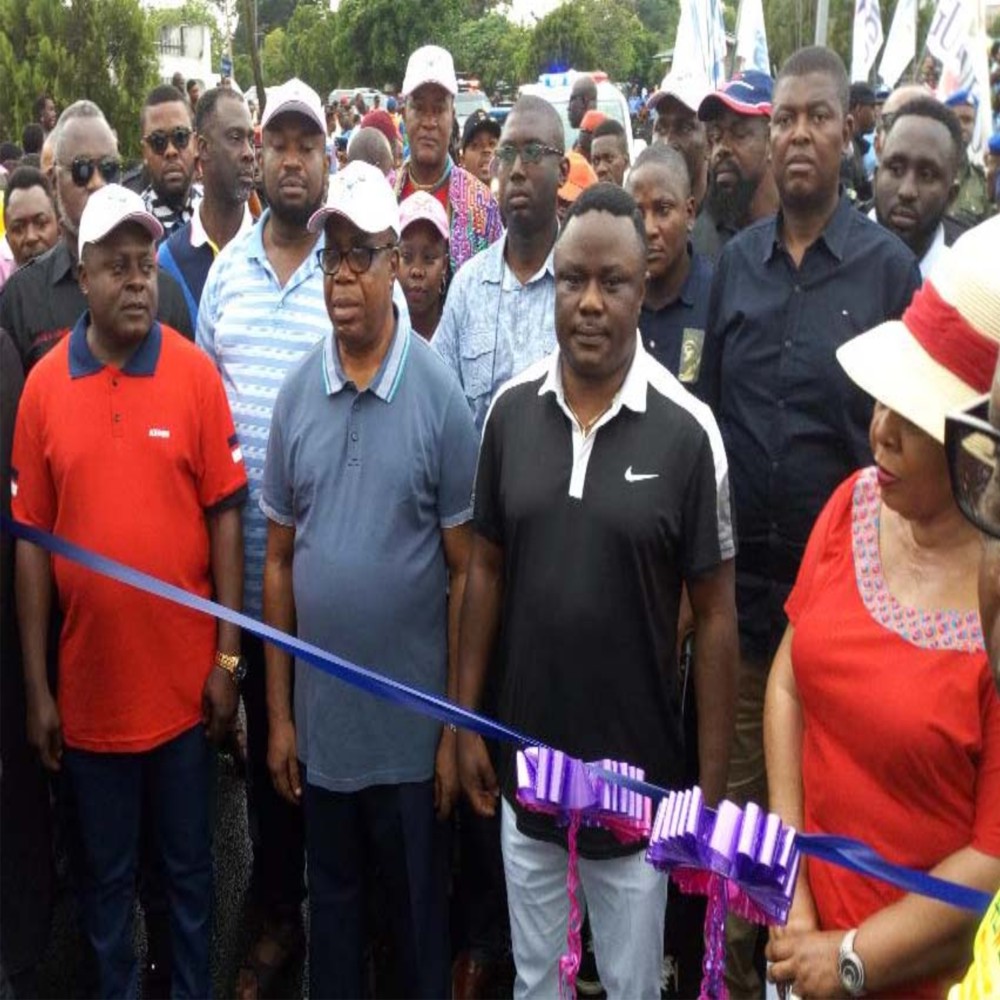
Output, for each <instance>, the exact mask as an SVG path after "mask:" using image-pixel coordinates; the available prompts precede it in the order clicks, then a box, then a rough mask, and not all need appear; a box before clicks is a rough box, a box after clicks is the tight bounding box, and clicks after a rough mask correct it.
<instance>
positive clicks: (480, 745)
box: [458, 729, 500, 816]
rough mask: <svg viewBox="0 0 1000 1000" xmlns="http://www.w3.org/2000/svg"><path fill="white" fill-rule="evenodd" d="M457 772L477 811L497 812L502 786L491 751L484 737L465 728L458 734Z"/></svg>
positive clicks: (484, 814) (489, 814)
mask: <svg viewBox="0 0 1000 1000" xmlns="http://www.w3.org/2000/svg"><path fill="white" fill-rule="evenodd" d="M458 775H459V779H460V780H461V782H462V791H464V792H465V794H466V795H467V796H468V798H469V802H470V803H471V804H472V808H473V809H474V810H475V811H476V813H477V814H478V815H480V816H493V815H495V814H496V811H497V798H498V797H499V795H500V787H499V785H498V784H497V776H496V772H495V771H494V770H493V765H492V763H490V755H489V753H488V752H487V750H486V744H485V743H484V742H483V738H482V737H481V736H479V735H478V734H476V733H470V732H467V731H466V730H464V729H463V730H461V731H460V732H459V734H458Z"/></svg>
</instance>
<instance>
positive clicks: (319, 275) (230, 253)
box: [195, 212, 330, 618]
mask: <svg viewBox="0 0 1000 1000" xmlns="http://www.w3.org/2000/svg"><path fill="white" fill-rule="evenodd" d="M268 215H269V212H265V213H264V215H263V216H262V217H261V219H260V222H259V223H258V224H257V225H256V226H254V227H253V229H251V230H249V232H246V233H244V234H243V235H241V236H237V237H236V239H234V240H233V241H232V242H231V243H229V244H228V245H227V246H226V247H225V248H224V249H223V250H222V252H221V253H220V254H219V256H218V257H217V258H216V260H215V263H214V264H213V265H212V269H211V271H209V274H208V280H207V281H206V282H205V290H204V291H203V292H202V297H201V304H200V307H199V309H198V331H197V335H196V338H195V339H196V342H197V344H198V346H199V347H201V348H203V349H204V350H205V351H206V352H207V353H208V355H209V357H211V358H212V360H213V361H214V362H215V364H216V367H217V368H218V369H219V372H220V373H221V375H222V381H223V384H224V385H225V387H226V395H227V396H228V397H229V407H230V409H231V410H232V413H233V422H234V424H235V425H236V433H237V435H238V436H239V439H240V446H241V447H242V449H243V461H244V464H245V465H246V470H247V479H248V480H249V485H250V500H249V502H248V503H246V504H244V506H243V549H244V565H243V575H244V586H243V607H244V610H245V611H246V613H247V614H249V615H252V616H254V617H256V618H260V616H261V605H262V597H263V588H264V554H265V551H266V548H267V518H265V516H264V514H263V512H262V511H261V509H260V495H261V485H262V483H263V479H264V458H265V456H266V455H267V438H268V434H269V432H270V429H271V415H272V413H273V410H274V401H275V399H276V398H277V395H278V390H279V389H280V388H281V384H282V382H284V380H285V376H286V375H287V374H288V372H289V371H290V370H291V369H292V368H293V367H294V366H295V364H296V363H297V362H298V361H299V360H300V359H301V358H302V357H304V355H305V354H306V352H307V351H308V350H309V349H310V348H311V347H312V346H313V345H314V344H316V343H318V342H319V341H321V340H322V339H323V337H324V336H325V335H326V334H327V333H328V332H329V330H330V317H329V316H328V315H327V311H326V303H325V301H324V299H323V272H322V270H321V269H320V266H319V262H318V261H317V259H316V251H317V250H320V249H322V247H323V246H324V243H325V237H324V234H323V233H322V232H321V233H320V234H319V238H318V239H317V241H316V246H315V248H314V249H313V250H310V251H309V254H308V255H307V257H306V259H305V260H304V261H303V262H302V263H301V264H300V265H299V268H298V270H297V271H296V272H295V273H294V274H293V275H292V276H291V277H290V278H289V279H288V281H287V282H286V284H285V286H284V287H282V286H281V284H280V283H279V282H278V278H277V276H276V275H275V273H274V269H273V268H272V266H271V263H270V261H269V260H268V259H267V253H266V251H265V250H264V242H263V234H264V226H265V224H266V222H267V218H268Z"/></svg>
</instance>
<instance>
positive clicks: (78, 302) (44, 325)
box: [0, 240, 194, 374]
mask: <svg viewBox="0 0 1000 1000" xmlns="http://www.w3.org/2000/svg"><path fill="white" fill-rule="evenodd" d="M158 284H159V289H160V305H159V310H158V312H157V318H158V319H159V320H160V321H161V322H162V323H165V324H166V325H167V326H170V327H173V328H174V329H175V330H177V331H178V333H181V334H183V335H184V336H185V337H187V339H188V340H194V330H192V329H191V314H190V312H189V311H188V307H187V303H186V302H185V301H184V293H183V292H182V291H181V290H180V287H179V286H178V285H177V282H176V281H174V279H173V278H171V277H170V275H169V274H166V273H164V271H163V270H162V269H161V270H160V271H159V282H158ZM86 310H87V300H86V299H85V298H84V295H83V292H81V291H80V285H79V283H78V282H77V280H76V274H75V273H74V272H73V261H72V258H71V257H70V254H69V250H67V249H66V244H65V243H64V242H63V241H62V240H60V241H59V242H58V243H57V244H56V245H55V246H54V247H52V249H51V250H47V251H46V252H45V253H43V254H42V255H41V256H40V257H36V258H35V259H34V260H33V261H31V262H30V263H28V264H26V265H25V266H24V267H22V268H20V269H18V270H17V271H15V272H14V273H13V274H12V275H11V276H10V277H9V278H8V279H7V284H5V285H4V287H3V291H2V292H0V326H2V327H3V328H4V329H6V330H7V332H8V333H10V335H11V337H12V338H13V340H14V344H15V346H16V347H17V351H18V354H20V355H21V361H22V362H23V364H24V371H25V374H27V373H28V372H29V371H30V370H31V368H32V367H34V365H35V364H36V363H37V362H38V360H39V359H40V358H41V357H42V356H43V355H45V354H46V353H47V352H48V351H49V349H50V348H52V347H53V346H55V344H57V343H58V342H59V341H60V340H62V338H63V337H64V336H65V335H66V334H67V333H69V331H70V330H71V329H72V328H73V325H74V324H75V323H76V321H77V320H78V319H79V318H80V316H82V315H83V313H84V312H86Z"/></svg>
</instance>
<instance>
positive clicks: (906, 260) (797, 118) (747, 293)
mask: <svg viewBox="0 0 1000 1000" xmlns="http://www.w3.org/2000/svg"><path fill="white" fill-rule="evenodd" d="M848 94H849V84H848V80H847V72H846V71H845V69H844V65H843V63H842V62H841V60H840V57H839V56H837V55H836V54H835V53H834V52H832V51H831V50H829V49H825V48H818V47H817V48H806V49H801V50H800V51H798V52H796V53H795V54H793V55H792V56H791V57H790V58H789V59H788V61H787V62H786V63H785V65H784V66H783V67H782V70H781V72H780V74H779V76H778V80H777V83H776V85H775V90H774V106H773V110H772V115H771V155H772V162H773V168H774V177H775V182H776V183H777V186H778V195H779V198H780V202H781V205H780V209H779V211H778V213H777V215H775V216H771V217H770V218H768V219H763V220H761V221H759V222H757V223H754V224H753V225H752V226H749V227H748V228H747V229H744V230H743V231H742V232H741V233H739V234H738V235H737V236H735V237H734V238H733V239H732V240H731V241H730V242H729V243H728V244H727V245H726V247H725V249H724V250H723V251H722V254H721V255H720V257H719V261H718V264H717V265H716V271H715V279H714V282H713V285H712V296H711V302H710V304H709V314H708V330H707V337H706V346H705V359H704V361H703V371H702V380H703V382H704V384H705V393H704V396H703V398H705V399H707V400H709V401H710V403H711V405H712V406H713V407H714V408H715V413H716V416H717V417H718V418H719V426H720V428H721V430H722V436H723V439H724V440H725V443H726V453H727V454H728V455H729V458H730V461H731V463H732V475H733V495H734V498H735V501H736V523H737V524H738V525H739V530H740V554H739V558H738V560H737V566H736V602H737V608H738V610H739V624H740V693H739V701H738V703H737V715H736V730H735V735H734V741H733V755H732V765H731V768H730V776H729V786H728V788H727V790H726V797H727V798H729V799H732V800H733V801H735V802H736V803H738V804H740V805H742V804H743V803H744V802H746V801H753V802H757V803H759V804H760V805H762V806H766V804H767V783H766V778H765V774H764V752H763V735H762V727H763V705H764V690H765V687H766V684H767V672H768V666H769V664H770V662H771V657H772V656H773V654H774V651H775V649H776V648H777V644H778V642H779V641H780V639H781V635H782V633H783V632H784V630H785V625H786V619H785V613H784V603H785V599H786V598H787V597H788V594H789V592H790V590H791V587H792V584H793V583H794V582H795V576H796V574H797V572H798V568H799V562H800V560H801V558H802V553H803V551H804V548H805V543H806V540H807V539H808V537H809V532H810V529H811V528H812V525H813V522H814V520H815V519H816V517H817V515H818V514H819V512H820V510H821V509H822V507H823V504H824V503H825V502H826V500H827V498H828V497H829V496H830V494H831V493H832V492H833V489H834V487H836V486H837V484H838V483H840V482H841V480H843V479H844V478H845V477H846V476H847V475H848V474H849V473H850V472H852V471H853V470H854V469H857V468H858V467H859V466H862V465H866V464H868V463H870V462H871V460H872V458H871V450H870V448H869V444H868V424H869V419H870V417H871V407H872V403H871V399H870V398H868V397H866V396H865V395H864V394H863V393H861V392H860V391H858V390H856V389H855V388H854V387H853V385H852V383H851V382H850V380H849V379H848V378H847V376H846V375H845V374H844V373H843V370H842V369H841V368H840V366H839V365H838V364H837V361H836V358H835V356H834V354H835V351H836V349H837V348H838V347H839V346H840V345H841V344H842V343H844V341H846V340H849V339H850V338H851V337H853V336H854V335H855V334H856V333H859V332H860V331H863V330H867V329H870V328H871V327H873V326H877V325H878V324H879V323H881V322H883V320H887V319H891V318H894V317H898V316H900V315H901V314H902V312H903V310H904V309H905V308H906V306H907V304H908V303H909V301H910V297H911V296H912V294H913V292H914V290H915V289H916V288H917V286H918V285H919V284H920V273H919V271H918V269H917V264H916V260H915V259H914V257H913V254H912V253H910V251H909V250H908V249H907V248H906V247H905V246H904V245H903V243H902V242H901V241H900V240H898V239H897V238H896V237H895V236H893V235H892V234H891V233H889V232H887V231H886V230H885V229H883V228H882V227H880V226H878V225H877V224H876V223H874V222H872V221H871V220H870V219H867V218H865V216H864V215H863V214H862V213H861V212H858V211H857V210H856V209H854V207H853V206H852V204H851V202H850V200H849V198H848V197H847V195H846V194H844V192H843V191H841V189H840V187H839V175H840V156H841V151H842V150H843V149H844V147H845V146H846V145H847V143H848V142H849V140H850V136H851V118H850V115H849V114H848V113H847V106H848ZM740 926H741V932H742V938H743V940H742V942H741V944H740V945H739V946H734V945H733V938H734V935H736V934H737V930H735V929H734V928H735V927H736V924H735V922H734V921H732V920H731V921H730V944H731V946H730V948H729V954H728V957H727V961H726V979H727V982H728V984H729V989H730V991H731V992H732V994H733V995H734V996H741V997H742V996H757V995H759V992H760V989H761V982H760V978H759V973H758V970H757V968H755V965H754V961H753V952H754V947H755V943H756V938H757V933H756V928H754V927H753V925H749V924H742V925H740Z"/></svg>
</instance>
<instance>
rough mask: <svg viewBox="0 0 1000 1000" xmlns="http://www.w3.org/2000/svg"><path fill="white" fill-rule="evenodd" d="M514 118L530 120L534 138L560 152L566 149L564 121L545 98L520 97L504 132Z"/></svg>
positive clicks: (505, 124)
mask: <svg viewBox="0 0 1000 1000" xmlns="http://www.w3.org/2000/svg"><path fill="white" fill-rule="evenodd" d="M591 82H593V81H591ZM512 118H514V119H515V120H517V121H521V120H523V119H525V118H530V119H531V122H532V133H533V138H535V139H537V140H538V141H539V142H544V143H545V144H546V145H549V146H554V147H555V148H556V149H559V150H562V149H564V148H565V146H566V133H565V132H564V131H563V123H562V119H561V118H560V117H559V112H558V111H556V109H555V107H553V105H551V104H549V102H548V101H546V100H545V99H544V98H541V97H536V96H535V95H534V94H525V95H524V96H523V97H519V98H518V100H517V103H516V104H515V105H514V107H512V108H511V109H510V114H509V115H507V120H506V121H505V122H504V132H506V131H507V122H509V121H510V120H511V119H512ZM501 141H503V136H501Z"/></svg>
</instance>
